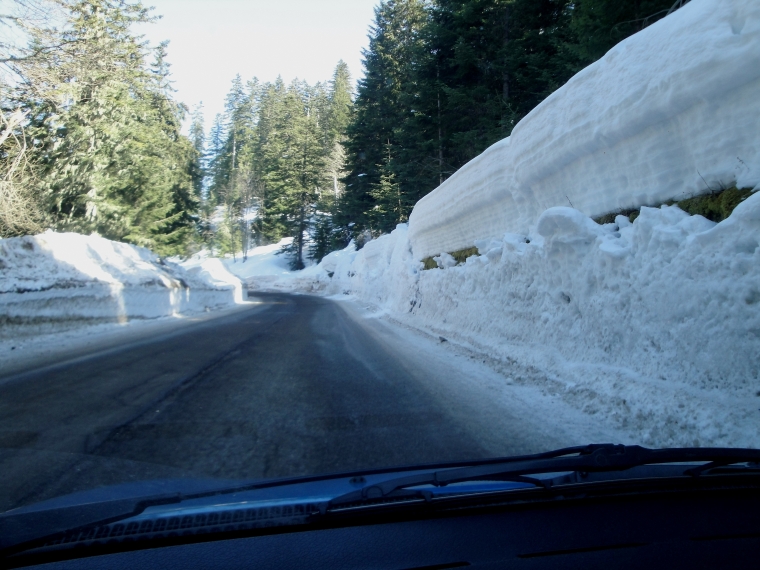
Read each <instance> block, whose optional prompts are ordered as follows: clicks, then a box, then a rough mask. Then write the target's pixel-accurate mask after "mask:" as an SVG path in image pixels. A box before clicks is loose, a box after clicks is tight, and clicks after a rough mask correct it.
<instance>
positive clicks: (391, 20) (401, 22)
mask: <svg viewBox="0 0 760 570" xmlns="http://www.w3.org/2000/svg"><path fill="white" fill-rule="evenodd" d="M425 18H426V14H425V9H424V2H423V1H422V0H385V1H383V2H381V3H380V5H379V6H378V7H377V8H375V22H374V25H373V27H372V29H371V31H370V42H369V47H368V49H367V50H365V52H364V77H363V78H362V79H361V80H360V81H359V86H358V92H357V98H356V101H355V103H354V105H355V107H354V108H355V115H354V120H353V122H352V123H351V124H350V125H349V128H348V140H347V142H346V144H345V147H346V155H347V161H346V162H347V171H348V175H347V176H346V177H345V179H344V182H345V184H346V192H345V194H344V195H343V196H342V198H341V201H340V204H339V206H338V212H337V218H338V221H339V223H340V224H341V225H343V227H345V228H349V227H351V228H352V229H354V230H357V231H359V230H362V229H364V228H367V227H372V222H373V220H372V209H373V207H374V205H375V203H374V198H373V196H372V192H373V189H374V188H375V187H376V186H377V185H378V184H379V183H380V177H381V167H380V166H379V165H382V164H383V160H384V147H385V145H386V144H390V145H392V146H396V143H397V140H396V139H397V134H398V133H399V132H400V131H403V130H404V129H405V128H406V127H407V125H408V123H409V119H410V109H409V108H408V107H406V106H404V105H403V102H404V101H403V100H402V94H403V93H404V92H405V91H409V90H414V87H413V83H414V73H413V69H414V56H415V54H416V53H417V52H418V50H419V42H420V34H419V32H420V29H421V27H422V25H423V23H424V21H425ZM389 168H391V169H393V170H395V169H394V165H393V164H391V165H390V166H389ZM387 229H388V228H387V227H385V228H378V230H380V231H382V230H387Z"/></svg>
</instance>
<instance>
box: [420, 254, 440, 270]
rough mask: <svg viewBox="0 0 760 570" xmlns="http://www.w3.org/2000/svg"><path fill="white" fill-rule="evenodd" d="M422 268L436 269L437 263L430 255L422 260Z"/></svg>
mask: <svg viewBox="0 0 760 570" xmlns="http://www.w3.org/2000/svg"><path fill="white" fill-rule="evenodd" d="M422 269H423V270H425V271H427V270H429V269H438V264H437V263H436V262H435V260H434V259H433V258H432V257H426V258H425V259H423V260H422Z"/></svg>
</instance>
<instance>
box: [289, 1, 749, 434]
mask: <svg viewBox="0 0 760 570" xmlns="http://www.w3.org/2000/svg"><path fill="white" fill-rule="evenodd" d="M759 110H760V4H759V3H757V2H748V1H741V0H725V1H724V0H693V1H692V2H691V3H689V4H688V5H686V6H685V7H684V8H681V9H680V10H678V11H677V12H675V13H674V14H673V15H671V16H668V17H667V18H665V19H663V20H661V21H660V22H658V23H657V24H655V25H653V26H651V27H649V28H647V29H645V30H644V31H643V32H641V33H639V34H637V35H635V36H633V37H631V38H629V39H628V40H626V41H624V42H622V43H621V44H619V45H618V46H616V47H615V48H614V49H612V50H611V51H610V52H609V53H608V54H607V55H606V56H605V57H604V58H602V60H600V61H599V62H597V63H596V64H594V65H592V66H590V67H589V68H587V69H586V70H584V71H582V72H581V73H579V74H578V75H576V76H575V77H574V78H573V79H572V80H571V81H569V82H568V84H567V85H566V86H565V87H563V88H562V89H560V90H558V91H557V92H556V93H554V94H553V95H552V96H551V97H549V98H548V99H547V100H546V101H545V102H544V103H542V104H541V105H540V106H539V107H537V108H536V109H535V110H534V111H533V112H532V113H531V114H529V115H528V116H527V117H526V118H525V119H524V120H523V121H522V122H521V123H520V124H518V125H517V126H516V127H515V129H514V132H513V134H512V136H511V137H510V138H509V139H506V140H504V141H501V142H500V143H497V144H496V145H494V146H493V147H491V148H490V149H488V150H487V151H486V152H485V153H483V154H482V155H481V156H479V157H478V158H476V159H475V160H473V161H471V162H470V163H469V164H467V165H466V166H464V167H463V168H462V169H461V170H459V171H458V172H457V173H456V174H455V175H454V176H452V177H451V178H450V179H449V180H447V181H446V182H444V184H443V185H441V186H440V187H439V188H438V189H436V190H435V191H433V192H432V193H431V194H429V195H428V196H426V197H425V198H423V199H422V200H420V202H419V203H418V204H417V205H416V206H415V208H414V211H413V212H412V215H411V217H410V221H409V225H408V226H407V225H403V224H402V225H399V226H398V227H397V229H396V230H395V231H394V232H392V233H391V234H390V235H386V236H382V237H380V238H379V239H376V240H374V241H371V242H369V243H368V244H366V245H365V246H364V247H363V248H362V249H361V250H359V251H356V249H355V248H354V246H353V244H352V245H350V246H349V247H347V248H346V249H345V250H342V251H338V252H333V253H331V254H330V255H328V256H327V257H325V258H324V259H323V260H322V262H321V263H320V264H319V265H318V266H317V267H316V268H311V269H310V270H309V271H310V273H309V279H310V281H309V280H307V279H303V280H302V282H301V283H309V284H308V286H307V287H306V288H305V290H308V291H323V292H324V293H325V294H329V295H338V296H348V297H352V298H355V299H359V300H361V301H362V302H363V303H369V304H370V306H375V307H377V310H379V311H381V312H385V314H386V316H387V317H388V318H390V319H392V320H395V321H397V322H399V323H402V324H404V325H408V326H411V327H414V328H417V329H421V330H424V331H427V332H428V333H430V334H432V335H433V337H434V338H435V337H437V336H440V338H441V339H446V340H448V341H449V345H452V344H455V345H458V346H461V347H467V348H468V349H471V350H474V351H476V352H478V353H480V354H482V355H484V356H485V357H487V358H489V359H491V361H492V362H493V363H494V364H493V365H494V367H496V368H497V369H498V370H500V371H501V373H502V374H503V375H504V377H505V378H506V379H508V382H507V383H508V384H510V385H512V384H514V385H523V386H531V387H534V388H538V389H540V390H541V391H542V393H543V394H545V395H550V396H552V397H554V398H561V399H562V401H563V402H564V403H565V404H568V405H570V406H571V407H573V408H574V409H576V410H579V411H580V412H582V413H583V414H585V415H586V417H588V418H591V419H592V421H594V422H598V423H599V424H600V425H605V426H609V427H610V428H614V429H618V430H620V431H621V432H625V433H628V434H630V436H631V438H632V440H633V441H637V442H639V443H643V444H649V445H653V446H667V445H686V446H690V445H736V446H748V447H756V446H757V445H758V442H759V441H760V391H758V390H759V389H760V193H754V194H752V195H751V196H750V197H749V198H747V199H746V200H745V201H744V202H743V203H741V204H740V205H739V206H738V207H737V208H736V209H735V210H734V212H733V214H732V215H731V216H730V217H729V218H728V219H726V220H724V221H723V222H721V223H718V224H716V223H714V222H711V221H709V220H707V219H705V218H703V217H701V216H690V215H688V214H687V213H685V212H683V211H682V210H681V209H679V208H678V207H677V206H662V207H647V205H656V204H661V203H664V202H666V201H668V200H669V199H676V200H678V199H683V198H686V197H691V196H693V195H697V194H700V193H704V192H706V191H714V190H716V189H718V188H720V187H721V186H723V187H727V186H730V185H734V184H735V185H737V186H738V187H740V188H742V187H744V188H754V189H755V190H757V189H758V188H760V129H758V125H757V120H756V119H757V117H758V111H759ZM640 206H644V207H642V208H641V212H640V214H639V216H638V217H637V218H636V219H635V220H634V221H633V222H632V223H631V222H630V221H629V219H628V218H627V217H625V216H622V215H620V216H617V218H616V219H615V222H614V223H610V224H605V225H599V224H597V223H596V222H594V221H593V219H592V217H596V216H599V215H602V214H607V213H610V212H615V211H618V210H621V209H627V208H633V207H640ZM473 245H474V246H476V247H477V249H478V252H479V255H474V256H472V257H470V258H469V259H467V261H466V263H463V264H459V265H458V264H457V262H456V260H455V259H454V258H453V257H452V256H451V255H450V254H449V253H446V252H453V251H456V250H459V249H463V248H467V247H472V246H473ZM427 256H434V260H435V261H436V263H437V265H438V269H431V270H423V264H422V262H421V259H422V258H424V257H427ZM288 282H289V283H290V284H293V283H294V281H293V279H292V278H290V280H289V281H288ZM452 373H456V371H452ZM547 421H549V420H547ZM551 421H561V420H560V419H559V418H554V419H553V420H551Z"/></svg>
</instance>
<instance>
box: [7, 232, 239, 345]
mask: <svg viewBox="0 0 760 570" xmlns="http://www.w3.org/2000/svg"><path fill="white" fill-rule="evenodd" d="M0 269H2V275H1V276H0V323H2V325H3V326H2V327H0V338H18V337H20V336H28V335H37V334H41V333H45V332H52V331H55V330H60V329H62V328H70V327H71V326H73V325H84V324H97V323H108V322H117V323H123V322H126V321H128V320H130V319H155V318H158V317H166V316H173V315H178V314H184V313H194V312H203V311H209V310H214V309H219V308H223V307H228V306H231V305H234V304H235V303H240V302H242V300H243V296H244V293H243V287H242V283H241V282H240V280H239V279H237V278H236V277H234V276H233V275H231V274H230V273H229V272H227V271H226V270H224V267H223V266H222V265H221V264H219V263H218V261H209V262H208V263H206V264H203V265H202V266H198V267H193V268H190V269H184V268H182V267H180V266H179V265H177V264H174V263H170V262H168V261H165V260H162V259H160V258H159V257H158V256H156V255H155V254H153V253H152V252H150V251H149V250H147V249H145V248H141V247H136V246H133V245H128V244H124V243H118V242H114V241H110V240H107V239H105V238H102V237H99V236H96V235H92V236H84V235H81V234H75V233H55V232H52V231H48V232H46V233H44V234H40V235H37V236H25V237H19V238H9V239H2V240H0Z"/></svg>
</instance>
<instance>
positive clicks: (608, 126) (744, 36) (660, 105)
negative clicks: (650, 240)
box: [409, 0, 760, 259]
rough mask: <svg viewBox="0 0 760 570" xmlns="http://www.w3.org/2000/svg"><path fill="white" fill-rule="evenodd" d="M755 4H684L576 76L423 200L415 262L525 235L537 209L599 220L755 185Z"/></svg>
mask: <svg viewBox="0 0 760 570" xmlns="http://www.w3.org/2000/svg"><path fill="white" fill-rule="evenodd" d="M758 101H760V2H758V1H757V0H692V1H691V2H690V3H688V4H687V5H685V6H684V7H682V8H680V9H679V10H677V11H676V12H674V13H673V14H671V15H670V16H668V17H666V18H664V19H662V20H660V21H658V22H656V23H655V24H653V25H652V26H649V27H648V28H645V29H644V30H643V31H641V32H639V33H638V34H636V35H634V36H632V37H630V38H628V39H626V40H624V41H622V42H620V43H619V44H618V45H616V46H615V47H614V48H612V49H611V50H610V51H609V52H608V53H607V54H606V55H605V56H604V57H603V58H602V59H600V60H599V61H597V62H596V63H594V64H592V65H590V66H588V67H587V68H586V69H584V70H583V71H581V72H580V73H578V74H576V75H575V76H574V77H573V78H572V79H570V81H568V82H567V84H566V85H564V86H563V87H562V88H560V89H558V90H557V91H555V92H554V93H553V94H552V95H551V96H549V97H548V98H547V99H546V100H545V101H543V102H542V103H541V104H540V105H539V106H538V107H536V108H535V109H534V110H533V111H532V112H531V113H530V114H529V115H528V116H526V117H525V118H524V119H523V120H522V121H520V123H519V124H517V125H516V126H515V128H514V130H513V131H512V135H511V136H510V137H509V138H507V139H504V140H503V141H500V142H498V143H496V144H495V145H493V146H492V147H491V148H489V149H488V150H486V151H485V152H484V153H483V154H481V155H480V156H478V157H477V158H475V159H473V160H472V161H471V162H469V163H468V164H466V165H465V166H463V167H462V168H461V169H460V170H459V171H458V172H456V174H454V175H453V176H452V177H451V178H449V179H448V180H446V181H445V182H444V183H443V184H442V185H441V186H440V187H439V188H438V189H436V190H435V191H434V192H431V193H430V194H428V195H427V196H425V197H424V198H422V199H421V200H420V201H419V202H418V203H417V205H416V206H415V207H414V211H413V212H412V215H411V217H410V218H409V220H410V221H409V236H410V241H411V243H412V248H413V249H414V254H415V255H416V256H417V258H418V259H422V258H424V257H427V256H429V255H438V254H439V253H441V252H447V251H448V252H451V251H456V250H459V249H463V248H467V247H471V246H472V244H473V242H474V240H476V239H486V238H490V237H496V238H498V237H500V236H501V235H503V234H504V233H505V232H515V233H527V231H528V229H529V228H530V226H531V225H533V224H535V223H536V220H537V219H538V217H539V216H540V215H541V212H543V211H544V210H546V209H548V208H551V207H555V206H572V207H574V208H577V209H578V210H580V211H581V212H583V213H584V214H586V215H588V216H591V217H596V216H600V215H603V214H607V213H610V212H614V211H617V210H618V209H624V208H638V207H639V206H651V205H656V204H662V203H663V202H665V201H667V200H669V199H674V200H680V199H683V198H688V197H690V196H694V195H697V194H702V193H706V192H709V191H710V188H712V189H716V188H719V187H720V186H721V184H724V185H725V186H726V187H730V186H731V185H733V184H736V185H737V186H738V187H740V188H741V187H750V188H751V187H753V186H755V185H756V184H758V183H760V144H758V142H759V141H758V131H760V123H759V122H758V117H759V116H760V115H759V113H758Z"/></svg>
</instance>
